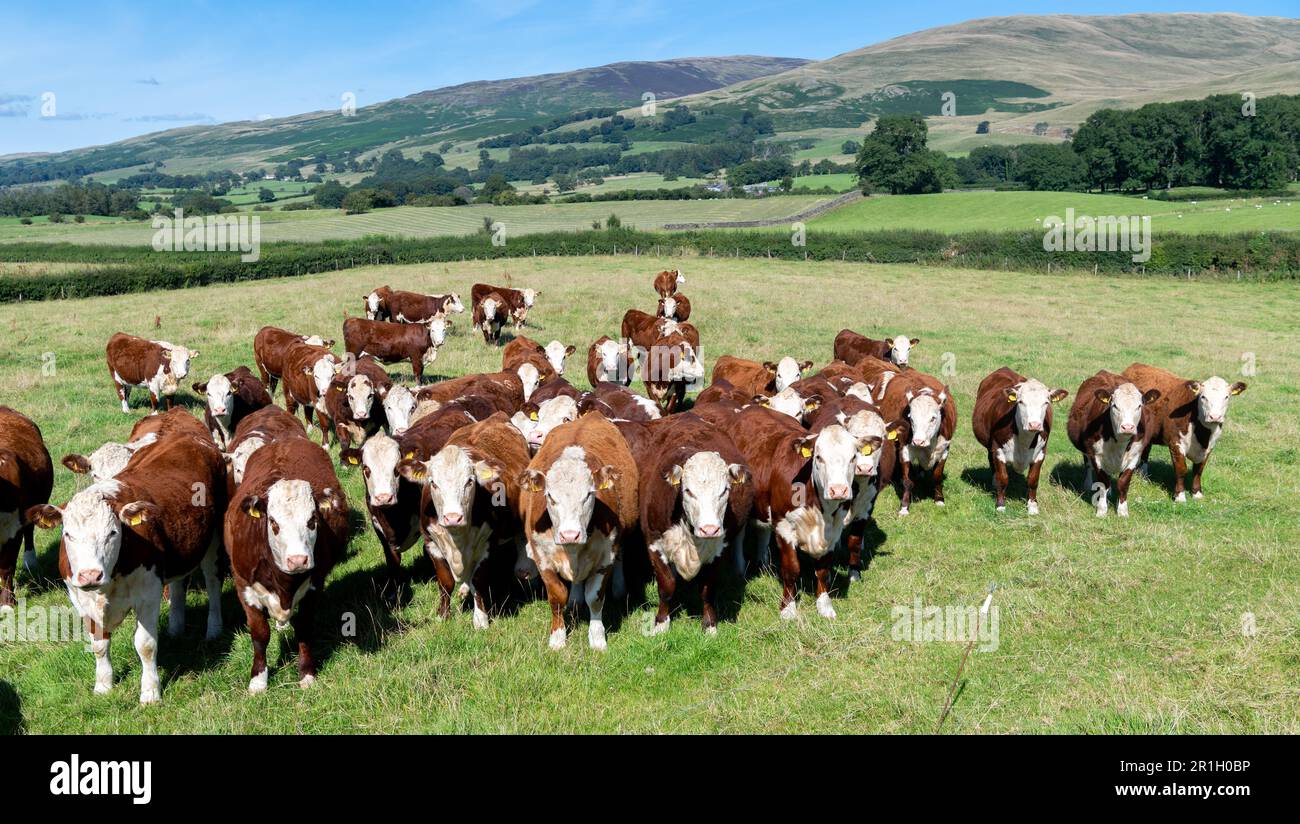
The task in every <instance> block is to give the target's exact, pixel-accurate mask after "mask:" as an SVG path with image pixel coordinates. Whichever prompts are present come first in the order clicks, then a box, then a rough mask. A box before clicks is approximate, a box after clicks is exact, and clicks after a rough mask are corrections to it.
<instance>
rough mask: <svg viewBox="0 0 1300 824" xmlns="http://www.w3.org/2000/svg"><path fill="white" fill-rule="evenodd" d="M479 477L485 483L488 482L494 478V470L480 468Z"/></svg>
mask: <svg viewBox="0 0 1300 824" xmlns="http://www.w3.org/2000/svg"><path fill="white" fill-rule="evenodd" d="M478 479H479V480H480V481H482V482H483V483H487V482H488V481H490V480H492V470H490V469H480V470H479V471H478Z"/></svg>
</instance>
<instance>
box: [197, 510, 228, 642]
mask: <svg viewBox="0 0 1300 824" xmlns="http://www.w3.org/2000/svg"><path fill="white" fill-rule="evenodd" d="M220 553H221V538H220V536H219V535H214V536H212V543H211V544H210V545H209V546H208V551H207V554H205V555H204V556H203V562H202V563H201V564H200V567H201V568H202V569H203V583H204V584H205V585H206V587H207V590H208V628H207V631H206V632H205V633H204V635H203V637H204V639H205V640H208V641H215V640H216V639H217V638H220V637H221V631H222V629H223V627H222V621H221V583H222V581H221V573H220V572H219V571H218V568H217V559H218V556H219V555H220Z"/></svg>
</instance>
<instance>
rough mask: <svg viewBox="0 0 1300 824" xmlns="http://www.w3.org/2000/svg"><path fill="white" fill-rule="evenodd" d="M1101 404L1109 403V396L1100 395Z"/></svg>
mask: <svg viewBox="0 0 1300 824" xmlns="http://www.w3.org/2000/svg"><path fill="white" fill-rule="evenodd" d="M1101 402H1102V403H1110V395H1102V396H1101Z"/></svg>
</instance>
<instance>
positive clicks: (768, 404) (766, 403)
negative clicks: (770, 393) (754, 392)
mask: <svg viewBox="0 0 1300 824" xmlns="http://www.w3.org/2000/svg"><path fill="white" fill-rule="evenodd" d="M763 408H764V409H771V408H772V404H770V403H768V402H767V401H763Z"/></svg>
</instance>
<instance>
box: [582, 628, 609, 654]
mask: <svg viewBox="0 0 1300 824" xmlns="http://www.w3.org/2000/svg"><path fill="white" fill-rule="evenodd" d="M587 645H588V646H590V647H591V648H592V649H594V650H595V651H596V652H605V651H606V650H607V649H609V645H608V644H607V643H605V628H604V627H600V628H597V627H592V628H590V629H588V630H587Z"/></svg>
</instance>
